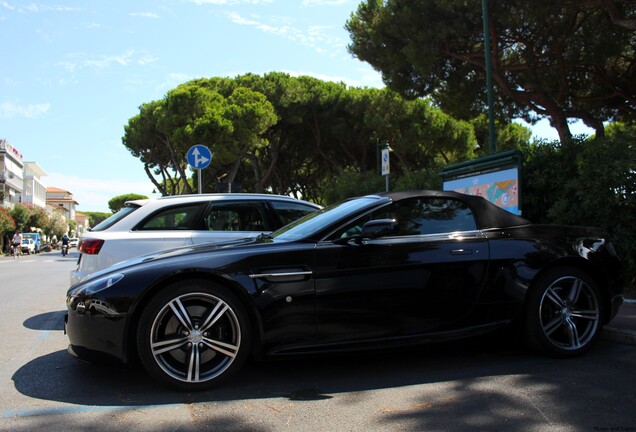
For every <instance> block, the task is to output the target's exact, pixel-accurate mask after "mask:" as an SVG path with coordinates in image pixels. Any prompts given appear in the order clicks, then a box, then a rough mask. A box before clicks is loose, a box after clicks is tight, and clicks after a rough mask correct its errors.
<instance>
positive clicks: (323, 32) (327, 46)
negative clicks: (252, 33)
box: [226, 12, 346, 55]
mask: <svg viewBox="0 0 636 432" xmlns="http://www.w3.org/2000/svg"><path fill="white" fill-rule="evenodd" d="M226 15H227V17H228V18H229V19H230V21H232V22H233V23H235V24H238V25H246V26H251V27H255V28H257V29H259V30H261V31H263V32H265V33H271V34H274V35H277V36H280V37H283V38H286V39H289V40H292V41H294V42H297V43H300V44H302V45H306V46H309V47H311V48H313V49H315V50H316V51H318V52H320V53H321V54H326V55H337V54H338V53H340V52H342V49H343V47H345V46H346V42H345V41H344V40H343V39H342V38H339V37H337V36H331V35H330V33H331V28H330V27H328V26H319V25H311V26H309V27H308V28H306V29H300V28H297V27H295V26H292V25H290V24H289V23H285V22H282V21H283V20H282V19H281V18H278V19H276V20H272V21H274V22H263V21H259V20H257V19H254V18H246V17H245V16H242V15H240V14H239V13H237V12H229V13H227V14H226Z"/></svg>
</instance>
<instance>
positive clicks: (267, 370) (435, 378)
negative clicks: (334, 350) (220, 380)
mask: <svg viewBox="0 0 636 432" xmlns="http://www.w3.org/2000/svg"><path fill="white" fill-rule="evenodd" d="M44 315H46V314H44ZM35 318H37V317H34V319H35ZM45 318H46V317H43V318H42V319H41V321H38V320H36V322H46V319H45ZM558 362H559V360H556V359H551V358H545V357H539V356H536V355H534V354H532V353H529V352H528V351H526V350H525V349H524V348H522V347H519V346H509V345H507V342H502V341H501V340H499V339H494V340H493V339H489V338H479V339H477V340H474V341H468V342H455V343H452V344H440V345H434V346H428V347H425V348H418V349H410V350H400V351H391V352H380V353H375V352H374V353H371V352H368V353H362V354H356V355H342V354H339V355H329V356H327V355H325V356H319V357H312V358H300V359H284V360H270V361H262V362H257V361H250V362H248V363H247V364H246V365H245V366H244V367H243V369H242V370H241V371H240V372H239V373H238V375H237V376H235V377H234V378H232V379H231V380H230V381H228V382H226V383H224V384H223V385H222V386H219V387H218V388H214V389H212V390H208V391H204V392H197V393H186V392H177V391H173V390H171V389H167V388H165V387H163V386H161V385H159V384H157V383H155V382H154V381H153V380H151V379H150V377H148V376H147V375H146V373H145V372H144V371H143V370H142V369H141V368H123V367H121V366H105V365H96V364H88V363H84V362H82V361H79V360H77V359H74V358H72V357H71V356H70V355H69V354H68V353H67V352H66V351H64V350H61V351H57V352H53V353H50V354H47V355H45V356H42V357H39V358H36V359H33V360H32V361H30V362H29V363H27V364H25V365H24V366H22V367H21V368H20V369H18V370H17V371H16V372H15V374H14V375H13V377H12V379H13V381H14V384H15V388H16V389H17V391H19V392H20V393H22V394H23V395H26V396H29V397H33V398H37V399H43V400H52V401H59V402H64V403H72V404H80V405H94V406H126V407H128V406H133V407H134V406H145V405H162V404H175V403H194V402H209V401H232V400H243V399H252V398H284V399H288V400H305V401H309V400H320V399H329V398H331V397H333V395H336V394H340V393H350V392H360V391H365V390H375V389H382V388H395V387H401V386H410V385H418V384H425V383H432V382H445V381H452V380H461V379H466V378H474V377H483V376H495V375H502V374H515V373H532V371H533V370H538V369H541V368H549V367H552V365H554V364H558Z"/></svg>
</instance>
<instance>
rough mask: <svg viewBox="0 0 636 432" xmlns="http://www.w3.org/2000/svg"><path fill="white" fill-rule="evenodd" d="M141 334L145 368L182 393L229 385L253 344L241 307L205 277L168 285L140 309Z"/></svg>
mask: <svg viewBox="0 0 636 432" xmlns="http://www.w3.org/2000/svg"><path fill="white" fill-rule="evenodd" d="M137 330H138V331H137V347H138V351H139V358H140V360H141V363H142V364H143V365H144V367H145V369H146V370H147V371H148V373H149V374H150V375H151V376H152V377H153V378H155V379H156V380H158V381H160V382H161V383H164V384H167V385H169V386H171V387H173V388H176V389H179V390H187V391H198V390H203V389H207V388H210V387H213V386H215V385H218V384H219V383H221V382H223V381H225V380H226V379H228V378H229V377H231V376H232V375H233V374H235V373H236V372H237V371H238V370H239V369H240V368H241V366H242V365H243V363H244V362H245V360H246V359H247V357H248V355H249V350H250V345H251V327H250V322H249V318H248V316H247V314H246V313H245V310H244V308H243V306H242V304H241V303H240V302H239V301H238V300H237V299H236V297H235V296H234V295H232V293H230V292H229V290H228V289H226V288H225V287H223V286H220V285H218V284H215V283H214V282H211V281H208V280H203V279H196V280H187V281H180V282H175V283H173V284H170V285H168V286H166V287H165V289H163V290H161V291H160V292H159V293H158V294H157V295H156V296H155V297H153V298H152V299H151V300H150V301H149V302H148V304H147V305H146V307H145V308H144V310H143V311H142V313H141V316H140V318H139V325H138V328H137Z"/></svg>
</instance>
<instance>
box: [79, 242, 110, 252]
mask: <svg viewBox="0 0 636 432" xmlns="http://www.w3.org/2000/svg"><path fill="white" fill-rule="evenodd" d="M103 245H104V240H98V239H86V240H80V242H79V245H78V246H77V248H78V249H79V251H80V252H82V253H85V254H87V255H97V254H98V253H99V251H100V250H101V249H102V246H103Z"/></svg>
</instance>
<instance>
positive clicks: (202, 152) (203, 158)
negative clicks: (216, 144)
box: [186, 144, 212, 169]
mask: <svg viewBox="0 0 636 432" xmlns="http://www.w3.org/2000/svg"><path fill="white" fill-rule="evenodd" d="M186 159H187V160H188V164H190V166H191V167H192V168H194V169H203V168H207V166H208V165H210V162H212V152H210V149H209V148H207V147H206V146H204V145H202V144H197V145H193V146H192V147H190V150H188V154H187V156H186Z"/></svg>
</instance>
